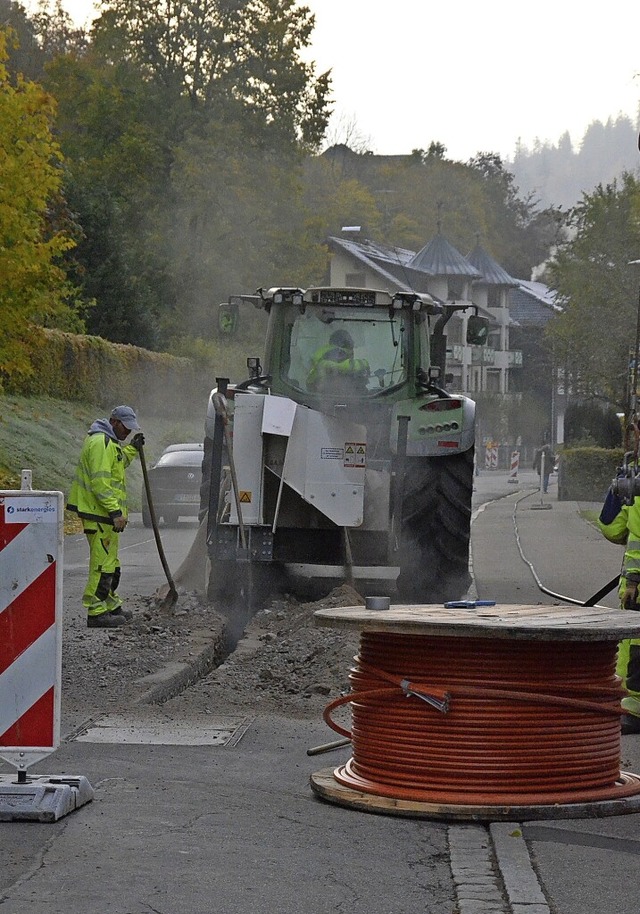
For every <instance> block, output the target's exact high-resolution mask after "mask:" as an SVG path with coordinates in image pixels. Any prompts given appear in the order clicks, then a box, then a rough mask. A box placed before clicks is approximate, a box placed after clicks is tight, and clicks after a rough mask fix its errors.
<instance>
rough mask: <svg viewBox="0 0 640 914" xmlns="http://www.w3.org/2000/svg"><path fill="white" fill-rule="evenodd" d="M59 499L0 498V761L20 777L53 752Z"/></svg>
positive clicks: (32, 495) (23, 494)
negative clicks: (3, 761)
mask: <svg viewBox="0 0 640 914" xmlns="http://www.w3.org/2000/svg"><path fill="white" fill-rule="evenodd" d="M63 541H64V502H63V496H62V493H61V492H34V491H31V490H21V491H0V757H2V758H3V759H5V760H6V761H7V762H9V764H11V765H13V766H14V767H16V768H17V769H18V771H19V772H21V771H22V772H24V771H25V770H26V769H27V768H28V767H29V766H30V765H33V764H34V763H35V762H37V761H39V760H40V759H42V758H45V757H46V756H47V755H50V753H51V752H53V751H54V750H55V749H57V748H58V746H59V745H60V683H61V672H62V550H63Z"/></svg>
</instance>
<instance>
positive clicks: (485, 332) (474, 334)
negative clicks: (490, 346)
mask: <svg viewBox="0 0 640 914" xmlns="http://www.w3.org/2000/svg"><path fill="white" fill-rule="evenodd" d="M488 337H489V319H488V318H486V317H480V315H479V314H472V315H471V316H470V317H469V318H468V320H467V343H468V344H469V345H470V346H484V344H485V343H486V342H487V339H488Z"/></svg>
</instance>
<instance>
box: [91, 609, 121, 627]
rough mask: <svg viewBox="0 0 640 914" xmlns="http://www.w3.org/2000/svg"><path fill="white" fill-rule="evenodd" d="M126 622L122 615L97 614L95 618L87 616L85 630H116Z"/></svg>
mask: <svg viewBox="0 0 640 914" xmlns="http://www.w3.org/2000/svg"><path fill="white" fill-rule="evenodd" d="M126 621H127V620H126V619H125V617H124V616H123V615H122V613H99V614H98V615H97V616H87V628H118V627H119V626H120V625H124V623H125V622H126Z"/></svg>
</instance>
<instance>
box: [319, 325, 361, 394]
mask: <svg viewBox="0 0 640 914" xmlns="http://www.w3.org/2000/svg"><path fill="white" fill-rule="evenodd" d="M353 349H354V344H353V338H352V337H351V334H350V333H349V332H348V331H347V330H334V332H333V333H332V334H331V336H330V337H329V342H328V343H327V344H326V345H324V346H321V347H320V348H319V349H318V350H317V351H316V352H315V353H314V355H313V357H312V359H311V368H310V370H309V374H308V376H307V388H308V389H309V390H313V391H318V390H321V389H322V388H324V387H326V386H329V387H331V388H332V389H335V387H340V388H343V389H345V388H347V389H349V390H351V391H352V392H354V393H364V391H365V390H366V387H367V378H368V377H369V372H370V369H369V363H368V362H367V360H366V359H356V358H355V356H354V352H353ZM342 382H344V383H342Z"/></svg>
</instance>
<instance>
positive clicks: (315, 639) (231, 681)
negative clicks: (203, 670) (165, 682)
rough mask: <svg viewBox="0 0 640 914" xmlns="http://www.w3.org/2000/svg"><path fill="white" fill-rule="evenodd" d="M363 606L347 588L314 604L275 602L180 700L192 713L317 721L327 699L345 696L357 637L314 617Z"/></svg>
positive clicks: (291, 601)
mask: <svg viewBox="0 0 640 914" xmlns="http://www.w3.org/2000/svg"><path fill="white" fill-rule="evenodd" d="M363 603H364V599H363V598H362V597H361V596H360V594H358V593H357V592H356V591H355V590H354V589H353V588H352V587H349V586H348V585H343V586H342V587H339V588H337V589H335V590H333V591H332V592H331V593H330V594H329V595H328V596H327V597H326V598H325V599H323V600H319V601H317V602H314V603H299V602H297V601H296V600H294V599H292V598H288V599H284V600H278V601H274V602H273V603H272V604H271V606H269V607H267V608H265V609H263V610H261V611H260V612H258V613H257V614H256V615H255V616H254V617H253V619H252V620H251V622H250V623H249V625H248V626H247V627H246V629H245V635H244V638H243V639H242V640H241V641H240V642H239V644H238V646H237V648H236V650H235V651H234V652H233V653H232V654H231V655H230V656H229V657H228V658H227V660H226V661H225V662H224V663H223V664H222V665H221V666H219V667H218V668H217V669H215V670H214V671H212V672H211V673H210V674H209V675H208V676H206V677H204V678H203V679H201V680H200V681H199V682H197V683H196V684H195V685H193V686H192V687H191V688H190V689H189V691H188V694H187V693H186V692H185V693H183V696H182V698H183V699H184V700H187V701H188V702H189V707H190V708H191V709H192V710H194V711H204V712H212V711H214V710H215V711H219V712H228V713H233V712H242V713H243V714H248V713H252V712H253V713H256V712H260V711H263V712H271V713H275V714H281V715H285V716H288V717H294V716H295V717H313V718H314V719H317V718H319V717H320V715H321V713H322V710H323V708H324V707H325V705H326V704H327V703H328V702H329V701H330V700H331V699H333V698H337V697H338V696H339V695H340V694H342V693H343V692H345V691H348V690H349V679H348V674H349V668H350V666H352V664H353V658H354V656H355V654H356V653H357V648H358V640H359V636H358V634H357V633H355V632H354V633H353V634H351V633H348V632H344V631H342V630H336V629H332V628H324V627H320V626H318V625H316V624H315V622H314V612H315V610H318V609H322V608H325V607H335V606H354V605H356V604H363Z"/></svg>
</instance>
